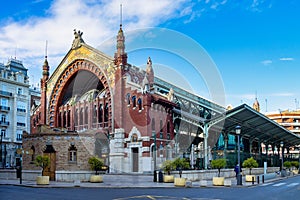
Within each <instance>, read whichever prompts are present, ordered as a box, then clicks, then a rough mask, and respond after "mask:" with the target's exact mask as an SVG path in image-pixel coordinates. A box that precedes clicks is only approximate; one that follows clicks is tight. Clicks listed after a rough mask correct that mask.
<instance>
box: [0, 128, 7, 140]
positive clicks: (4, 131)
mask: <svg viewBox="0 0 300 200" xmlns="http://www.w3.org/2000/svg"><path fill="white" fill-rule="evenodd" d="M1 136H2V138H6V129H2V130H1Z"/></svg>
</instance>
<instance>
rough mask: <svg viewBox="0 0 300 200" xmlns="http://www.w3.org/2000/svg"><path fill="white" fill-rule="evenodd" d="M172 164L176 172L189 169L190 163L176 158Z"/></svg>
mask: <svg viewBox="0 0 300 200" xmlns="http://www.w3.org/2000/svg"><path fill="white" fill-rule="evenodd" d="M173 164H174V167H175V169H177V170H182V169H189V168H190V163H189V162H188V161H187V160H186V159H185V158H176V159H175V160H173Z"/></svg>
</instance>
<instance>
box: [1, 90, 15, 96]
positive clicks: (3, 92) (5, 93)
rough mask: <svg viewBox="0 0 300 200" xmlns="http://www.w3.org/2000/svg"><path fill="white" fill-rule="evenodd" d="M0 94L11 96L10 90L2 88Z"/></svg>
mask: <svg viewBox="0 0 300 200" xmlns="http://www.w3.org/2000/svg"><path fill="white" fill-rule="evenodd" d="M0 95H2V96H6V97H12V93H11V92H7V91H3V90H0Z"/></svg>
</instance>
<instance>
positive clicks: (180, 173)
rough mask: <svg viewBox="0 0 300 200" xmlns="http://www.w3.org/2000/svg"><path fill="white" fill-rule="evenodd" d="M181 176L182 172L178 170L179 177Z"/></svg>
mask: <svg viewBox="0 0 300 200" xmlns="http://www.w3.org/2000/svg"><path fill="white" fill-rule="evenodd" d="M181 175H182V170H181V169H179V177H180V178H181Z"/></svg>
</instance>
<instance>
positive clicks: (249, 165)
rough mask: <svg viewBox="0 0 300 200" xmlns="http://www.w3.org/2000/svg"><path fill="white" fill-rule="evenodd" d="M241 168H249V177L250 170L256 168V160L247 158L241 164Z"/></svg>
mask: <svg viewBox="0 0 300 200" xmlns="http://www.w3.org/2000/svg"><path fill="white" fill-rule="evenodd" d="M243 167H244V168H249V170H250V175H251V170H252V168H255V167H258V163H257V162H256V160H255V159H254V158H253V157H251V158H248V159H247V160H245V161H244V162H243Z"/></svg>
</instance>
